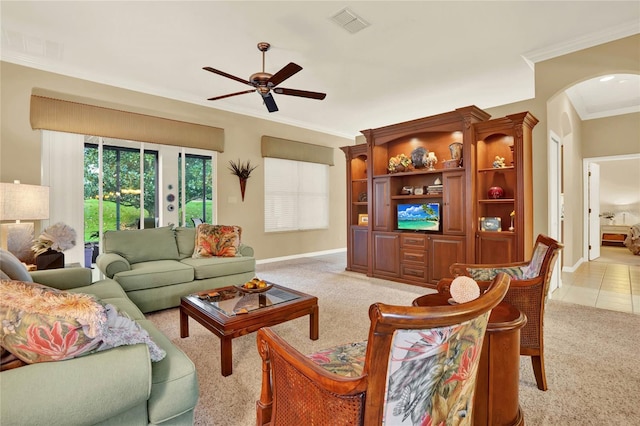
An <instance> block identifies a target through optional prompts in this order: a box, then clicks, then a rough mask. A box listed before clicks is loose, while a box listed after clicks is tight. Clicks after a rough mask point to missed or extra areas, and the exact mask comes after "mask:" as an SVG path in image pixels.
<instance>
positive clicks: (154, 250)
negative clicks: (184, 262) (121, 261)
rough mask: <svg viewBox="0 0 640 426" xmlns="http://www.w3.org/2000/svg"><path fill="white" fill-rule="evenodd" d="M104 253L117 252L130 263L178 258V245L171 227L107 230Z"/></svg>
mask: <svg viewBox="0 0 640 426" xmlns="http://www.w3.org/2000/svg"><path fill="white" fill-rule="evenodd" d="M104 251H105V253H117V254H119V255H120V256H122V257H124V258H125V259H127V261H128V262H129V263H131V264H134V263H140V262H147V261H149V260H164V259H172V260H178V259H179V255H178V245H177V244H176V237H175V234H174V231H173V229H172V228H170V227H168V226H165V227H162V228H151V229H135V230H128V231H107V232H105V233H104Z"/></svg>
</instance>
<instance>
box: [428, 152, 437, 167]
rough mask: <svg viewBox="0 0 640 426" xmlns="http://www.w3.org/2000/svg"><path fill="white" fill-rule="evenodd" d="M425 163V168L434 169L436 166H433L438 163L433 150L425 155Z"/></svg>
mask: <svg viewBox="0 0 640 426" xmlns="http://www.w3.org/2000/svg"><path fill="white" fill-rule="evenodd" d="M425 163H426V165H427V170H435V169H436V168H435V167H434V166H435V165H436V164H437V163H438V157H436V153H435V152H433V151H432V152H430V153H429V155H427V161H426V162H425Z"/></svg>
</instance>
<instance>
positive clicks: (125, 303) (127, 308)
mask: <svg viewBox="0 0 640 426" xmlns="http://www.w3.org/2000/svg"><path fill="white" fill-rule="evenodd" d="M69 291H71V292H73V293H88V294H92V295H94V296H96V297H97V298H99V299H100V300H102V302H103V303H110V304H112V305H114V306H115V307H116V308H118V310H120V312H123V313H126V314H127V316H128V317H129V318H131V319H132V320H139V319H144V314H143V313H142V312H141V311H140V309H139V308H138V307H137V306H136V304H135V303H133V302H132V301H131V299H129V297H127V294H126V293H125V292H124V290H123V289H122V287H120V285H119V284H118V283H117V282H115V281H113V280H100V281H96V282H95V283H93V284H91V285H89V286H86V287H77V288H74V289H72V290H69Z"/></svg>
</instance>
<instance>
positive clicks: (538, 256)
mask: <svg viewBox="0 0 640 426" xmlns="http://www.w3.org/2000/svg"><path fill="white" fill-rule="evenodd" d="M548 250H549V246H547V245H546V244H543V243H538V244H537V245H536V249H535V250H534V251H533V256H532V257H531V261H530V262H529V266H527V267H526V268H524V271H523V272H524V279H530V278H535V277H537V276H538V275H540V268H542V262H543V261H544V257H545V256H546V255H547V251H548Z"/></svg>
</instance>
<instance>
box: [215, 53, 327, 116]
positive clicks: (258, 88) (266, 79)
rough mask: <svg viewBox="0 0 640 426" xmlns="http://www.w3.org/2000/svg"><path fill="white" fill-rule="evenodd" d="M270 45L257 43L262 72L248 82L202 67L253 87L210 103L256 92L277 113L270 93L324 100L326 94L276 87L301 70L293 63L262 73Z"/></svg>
mask: <svg viewBox="0 0 640 426" xmlns="http://www.w3.org/2000/svg"><path fill="white" fill-rule="evenodd" d="M270 47H271V45H270V44H269V43H266V42H261V43H258V50H259V51H261V52H262V72H257V73H254V74H251V76H250V77H249V80H244V79H242V78H240V77H236V76H234V75H231V74H227V73H226V72H224V71H220V70H217V69H215V68H211V67H204V68H202V69H203V70H206V71H210V72H212V73H214V74H218V75H221V76H223V77H227V78H230V79H232V80H235V81H239V82H240V83H244V84H246V85H248V86H253V87H254V88H253V89H249V90H243V91H242V92H236V93H229V94H228V95H222V96H216V97H213V98H209V100H210V101H215V100H218V99H224V98H229V97H231V96H237V95H244V94H245V93H251V92H258V93H259V94H260V96H262V100H263V101H264V104H265V106H266V107H267V110H269V112H275V111H278V106H277V105H276V101H275V99H273V96H272V95H271V92H272V91H273V92H275V93H277V94H279V95H289V96H299V97H302V98H311V99H320V100H322V99H324V98H325V97H326V96H327V95H326V93H318V92H309V91H307V90H297V89H285V88H284V87H276V86H278V85H279V84H280V83H282V82H283V81H285V80H286V79H288V78H289V77H291V76H292V75H294V74H295V73H297V72H298V71H300V70H302V67H301V66H300V65H297V64H294V63H293V62H289V64H287V65H285V66H284V67H283V68H282V69H281V70H280V71H278V72H277V73H275V74H269V73H268V72H265V71H264V56H265V55H264V54H265V52H266V51H267V50H269V48H270Z"/></svg>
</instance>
